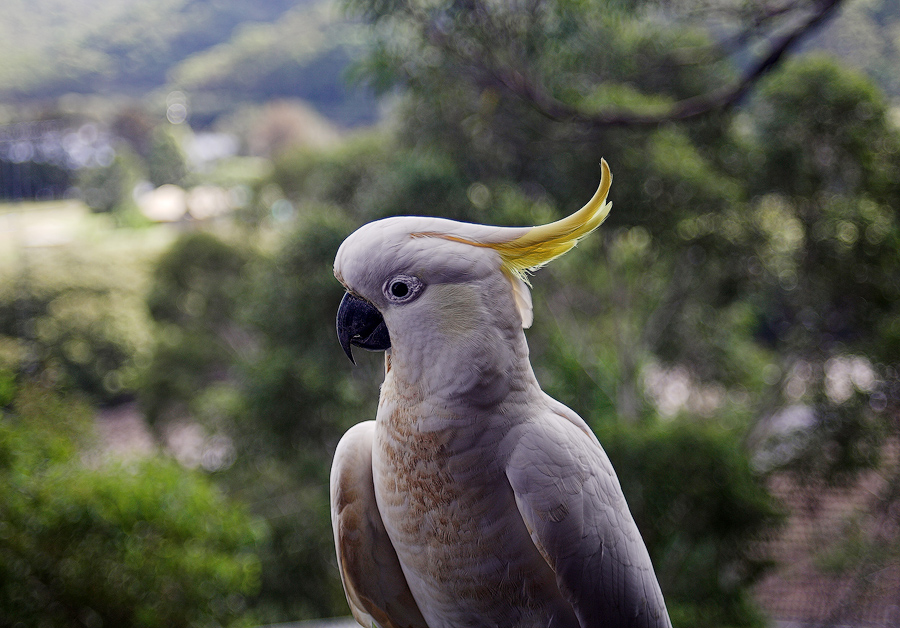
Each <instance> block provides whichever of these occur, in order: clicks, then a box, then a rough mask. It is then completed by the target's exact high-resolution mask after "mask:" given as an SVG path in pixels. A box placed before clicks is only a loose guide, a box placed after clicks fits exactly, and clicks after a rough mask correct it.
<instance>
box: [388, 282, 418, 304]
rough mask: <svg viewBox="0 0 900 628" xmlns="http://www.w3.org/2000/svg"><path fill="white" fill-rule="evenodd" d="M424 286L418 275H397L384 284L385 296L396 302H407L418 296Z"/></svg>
mask: <svg viewBox="0 0 900 628" xmlns="http://www.w3.org/2000/svg"><path fill="white" fill-rule="evenodd" d="M423 287H424V285H423V284H422V282H421V280H419V278H418V277H413V276H412V275H396V276H394V277H391V278H390V279H389V280H388V281H387V282H386V283H385V284H384V296H386V297H387V298H388V300H389V301H392V302H394V303H405V302H407V301H411V300H413V299H414V298H416V297H417V296H418V295H419V293H420V292H422V288H423Z"/></svg>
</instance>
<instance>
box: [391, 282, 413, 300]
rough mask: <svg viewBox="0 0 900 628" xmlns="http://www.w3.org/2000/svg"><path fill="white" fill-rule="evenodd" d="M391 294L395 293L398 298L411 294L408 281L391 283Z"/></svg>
mask: <svg viewBox="0 0 900 628" xmlns="http://www.w3.org/2000/svg"><path fill="white" fill-rule="evenodd" d="M391 294H393V295H394V296H395V297H397V298H398V299H399V298H403V297H405V296H406V295H407V294H409V286H407V285H406V283H404V282H402V281H395V282H393V283H392V284H391Z"/></svg>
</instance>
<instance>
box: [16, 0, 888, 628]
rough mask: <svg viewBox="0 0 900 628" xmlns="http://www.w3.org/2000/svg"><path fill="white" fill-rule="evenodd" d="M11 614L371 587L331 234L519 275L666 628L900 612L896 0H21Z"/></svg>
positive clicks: (353, 385) (285, 615)
mask: <svg viewBox="0 0 900 628" xmlns="http://www.w3.org/2000/svg"><path fill="white" fill-rule="evenodd" d="M0 58H2V59H3V62H2V64H0V626H2V627H10V628H11V627H13V626H15V627H19V626H21V627H32V626H34V627H48V628H51V627H70V626H71V627H75V626H79V627H82V626H83V627H85V628H100V627H103V626H106V627H111V626H115V627H117V628H127V627H132V626H133V627H148V628H149V627H157V626H158V627H180V626H185V627H187V626H192V627H193V626H196V627H207V626H208V627H214V626H258V625H264V624H275V623H286V622H296V621H301V620H308V619H312V618H319V617H336V616H345V615H347V614H348V608H347V606H346V602H345V600H344V596H343V593H342V591H341V586H340V581H339V577H338V572H337V568H336V564H335V558H334V550H333V545H332V538H331V530H330V522H329V514H328V513H329V510H328V471H329V465H330V461H331V456H332V453H333V451H334V447H335V445H336V443H337V440H338V438H339V437H340V435H341V434H342V433H343V431H344V430H346V429H347V428H348V427H349V426H350V425H352V424H354V423H357V422H359V421H361V420H366V419H369V418H372V417H374V413H375V405H376V400H377V394H378V385H379V382H380V380H381V370H382V358H381V356H380V355H368V354H366V355H359V354H358V359H359V360H360V362H361V366H358V367H356V368H352V367H351V365H350V364H349V363H348V362H347V360H346V357H345V356H344V355H343V353H342V352H341V349H340V347H339V345H338V343H337V341H336V338H335V335H334V331H333V321H334V314H335V311H336V308H337V304H338V302H339V299H340V297H341V293H342V289H341V287H340V285H339V284H338V283H337V281H335V280H334V278H333V277H332V273H331V264H332V261H333V257H334V253H335V252H336V250H337V247H338V245H339V243H340V242H341V241H342V240H343V238H344V237H346V235H348V234H349V233H350V232H351V231H352V230H353V229H354V228H355V227H357V226H359V225H360V224H362V223H364V222H367V221H370V220H373V219H376V218H381V217H384V216H388V215H393V214H426V215H434V216H444V217H448V218H454V219H463V220H470V221H474V222H480V223H493V224H508V225H529V224H537V223H542V222H545V221H550V220H553V219H555V218H558V217H561V216H563V215H565V214H568V213H570V212H571V211H573V210H575V209H577V208H579V207H580V206H581V205H582V204H583V203H584V202H585V201H587V199H588V198H590V196H591V194H592V193H593V192H594V190H595V188H596V185H597V182H598V180H599V176H600V170H599V165H598V163H599V161H600V158H601V157H603V158H605V159H606V160H607V161H608V162H609V163H610V166H611V168H612V171H613V175H614V183H613V187H612V191H611V195H610V198H611V200H612V201H613V203H614V208H613V211H612V214H611V215H610V218H609V220H608V221H607V222H606V224H605V225H604V226H603V227H602V228H601V230H600V231H599V232H598V234H595V235H594V236H592V237H590V238H588V239H586V240H585V241H584V242H583V243H582V244H581V245H580V246H579V247H578V248H577V249H576V250H575V251H573V252H572V253H570V254H569V255H567V256H565V257H564V258H562V259H560V260H558V261H557V262H554V264H552V265H550V266H549V267H547V268H546V269H543V270H541V271H540V272H539V273H538V274H537V275H536V276H535V277H534V279H533V283H534V302H535V324H534V326H533V327H532V328H531V329H530V330H529V331H528V338H529V343H530V345H531V348H532V362H533V364H534V365H535V370H536V372H537V375H538V379H539V380H540V382H541V383H542V385H543V387H544V388H545V390H547V392H549V393H550V394H551V395H553V396H554V397H556V398H558V399H560V400H562V401H564V402H565V403H567V404H568V405H570V406H571V407H572V408H573V409H574V410H576V411H577V412H578V413H580V414H581V415H582V416H583V417H584V418H585V419H586V420H587V421H588V423H589V424H590V425H591V426H592V428H593V429H594V430H595V431H596V433H597V434H598V436H599V438H600V440H601V442H602V443H603V444H604V447H605V448H606V450H607V452H608V453H609V456H610V458H611V459H612V461H613V463H614V465H615V467H616V469H617V471H618V474H619V478H620V480H621V482H622V484H623V488H624V490H625V493H626V496H627V498H628V500H629V503H630V505H631V508H632V510H633V512H634V515H635V518H636V519H637V522H638V524H639V527H640V529H641V531H642V534H643V535H644V537H645V539H646V541H647V544H648V546H649V549H650V553H651V554H652V557H653V560H654V563H655V565H656V568H657V572H658V575H659V579H660V582H661V585H662V588H663V591H664V593H665V595H666V598H667V603H668V606H669V609H670V612H671V615H672V619H673V623H674V625H675V626H676V627H685V628H687V627H694V628H703V627H709V628H724V627H760V628H761V627H763V626H781V627H787V626H884V627H888V626H892V627H893V626H900V536H898V533H900V532H898V531H900V527H898V522H900V462H898V458H900V438H898V437H900V423H898V417H900V222H898V219H900V215H898V210H900V115H898V111H900V110H898V103H900V100H898V99H900V73H898V71H897V68H898V67H900V0H528V1H525V0H521V1H520V0H514V1H509V2H501V1H493V0H459V1H451V0H348V1H347V2H343V3H334V2H331V1H330V0H164V1H162V2H161V1H159V0H27V1H26V0H3V7H2V9H0Z"/></svg>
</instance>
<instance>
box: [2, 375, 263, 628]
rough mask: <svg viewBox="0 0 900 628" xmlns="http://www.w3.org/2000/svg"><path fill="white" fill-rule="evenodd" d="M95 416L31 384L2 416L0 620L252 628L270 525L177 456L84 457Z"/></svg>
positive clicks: (16, 623)
mask: <svg viewBox="0 0 900 628" xmlns="http://www.w3.org/2000/svg"><path fill="white" fill-rule="evenodd" d="M90 419H91V416H90V410H89V408H88V407H87V406H85V405H84V404H82V403H79V402H73V401H69V400H66V399H63V398H61V397H59V396H57V395H56V394H55V393H53V392H50V391H48V390H45V389H43V388H41V387H38V386H35V385H26V386H24V387H23V388H22V390H20V391H19V393H18V395H17V398H16V401H15V402H14V404H13V410H12V411H5V412H2V413H0V493H2V494H3V496H4V497H3V500H2V502H0V626H10V627H11V626H20V625H29V626H41V627H48V628H50V627H52V628H56V627H60V628H62V627H68V626H73V627H75V626H79V627H81V626H118V627H122V628H126V627H135V628H137V627H142V628H144V627H146V628H151V627H156V626H159V627H166V628H168V627H178V626H185V627H187V626H222V625H244V624H246V623H247V622H248V621H249V618H248V617H247V616H246V614H245V610H246V606H247V603H246V597H247V596H248V595H252V594H254V593H255V592H256V590H257V588H258V586H259V578H260V563H259V559H258V557H257V549H258V546H259V544H260V542H261V541H262V540H263V532H264V530H265V528H264V527H262V526H261V525H260V524H259V523H258V522H257V521H256V520H254V519H253V518H252V517H250V515H249V514H248V513H247V511H246V509H245V508H244V507H242V506H239V505H236V504H234V503H231V502H229V501H227V500H226V499H225V498H224V497H223V496H222V495H221V494H220V493H219V492H218V491H217V490H216V489H215V488H214V487H213V486H212V485H211V484H210V482H209V480H207V479H206V478H205V477H204V476H202V475H200V474H197V473H193V472H189V471H185V470H184V469H182V468H181V467H179V466H178V465H177V464H175V463H174V462H173V461H171V460H168V459H165V458H158V457H155V458H146V459H142V460H139V461H135V462H132V463H130V464H122V463H113V462H102V461H96V460H95V461H94V462H93V463H92V464H89V465H88V464H85V463H84V462H83V460H82V457H83V449H82V447H83V445H84V443H85V442H86V439H87V437H88V435H89V434H90Z"/></svg>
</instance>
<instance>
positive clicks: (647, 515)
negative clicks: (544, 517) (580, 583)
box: [599, 422, 780, 628]
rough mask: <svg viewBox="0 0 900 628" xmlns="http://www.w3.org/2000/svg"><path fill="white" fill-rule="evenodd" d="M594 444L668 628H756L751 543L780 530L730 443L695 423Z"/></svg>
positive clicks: (620, 429) (742, 454) (731, 437)
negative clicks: (633, 526) (633, 529)
mask: <svg viewBox="0 0 900 628" xmlns="http://www.w3.org/2000/svg"><path fill="white" fill-rule="evenodd" d="M599 437H600V440H601V442H602V443H603V446H604V448H605V449H606V451H607V453H608V454H609V457H610V460H611V461H612V463H613V466H614V467H615V469H616V472H617V474H618V476H619V480H620V482H621V483H622V489H623V490H624V491H625V496H626V498H627V499H628V503H629V506H630V508H631V511H632V514H634V517H635V520H636V521H637V523H638V527H639V528H640V530H641V534H642V535H643V537H644V540H645V541H646V543H647V547H648V549H649V551H650V554H651V556H652V557H653V561H654V566H655V567H656V572H657V577H658V578H659V580H660V585H661V586H662V589H663V593H664V594H665V596H666V603H667V605H668V607H669V612H670V614H671V616H672V623H673V624H674V625H676V626H679V625H680V626H697V627H702V626H708V627H709V628H714V627H718V626H757V625H762V618H761V616H760V615H759V612H758V610H757V609H756V608H755V607H754V605H753V602H752V600H751V598H750V596H749V590H750V586H751V585H752V584H753V582H754V581H755V580H756V579H757V578H758V577H759V575H760V574H761V572H762V570H763V568H764V567H765V566H766V563H765V562H762V561H760V560H759V558H758V557H757V554H756V552H755V551H754V549H755V542H756V540H757V539H758V538H759V537H760V535H761V534H762V533H763V532H765V531H767V530H770V529H772V528H773V527H774V526H776V525H777V524H778V522H779V521H780V514H779V511H778V510H777V507H776V504H775V502H774V501H773V499H772V497H771V496H770V495H769V494H768V492H767V490H766V488H765V485H764V483H763V481H762V479H761V478H760V477H759V476H758V475H757V474H755V473H754V472H753V470H752V469H751V466H750V462H749V458H748V455H747V453H746V451H745V450H744V449H743V448H742V446H741V443H740V440H739V438H738V437H736V435H735V434H733V433H731V432H728V431H726V430H723V429H721V428H718V427H713V426H709V425H704V424H702V423H693V422H692V423H687V422H673V423H669V424H659V425H657V426H655V427H651V428H642V427H634V426H632V427H628V426H623V425H607V426H605V427H604V428H602V429H601V430H599Z"/></svg>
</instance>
